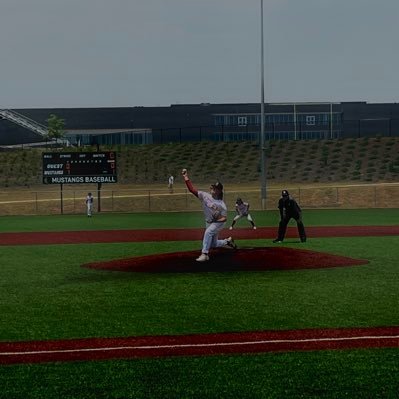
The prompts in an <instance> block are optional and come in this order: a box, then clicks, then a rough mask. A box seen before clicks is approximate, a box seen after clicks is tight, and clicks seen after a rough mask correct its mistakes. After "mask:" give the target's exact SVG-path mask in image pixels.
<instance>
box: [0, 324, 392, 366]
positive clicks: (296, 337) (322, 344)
mask: <svg viewBox="0 0 399 399" xmlns="http://www.w3.org/2000/svg"><path fill="white" fill-rule="evenodd" d="M364 347H367V348H398V347H399V327H398V326H396V327H374V328H342V329H307V330H283V331H256V332H235V333H221V334H194V335H174V336H144V337H126V338H92V339H90V338H86V339H72V340H60V341H32V342H0V364H19V363H44V362H57V361H62V362H66V361H77V360H84V361H88V360H105V359H128V358H146V357H147V358H148V357H165V356H205V355H220V354H235V353H240V354H242V353H265V352H289V351H313V350H339V349H340V350H342V349H356V348H364Z"/></svg>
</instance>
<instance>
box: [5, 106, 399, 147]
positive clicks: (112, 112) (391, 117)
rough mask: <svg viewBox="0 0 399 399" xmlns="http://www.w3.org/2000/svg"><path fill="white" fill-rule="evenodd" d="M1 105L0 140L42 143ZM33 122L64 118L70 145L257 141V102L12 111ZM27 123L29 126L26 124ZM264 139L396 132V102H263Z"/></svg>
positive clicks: (42, 123)
mask: <svg viewBox="0 0 399 399" xmlns="http://www.w3.org/2000/svg"><path fill="white" fill-rule="evenodd" d="M8 111H9V110H0V118H1V119H0V145H2V146H6V145H21V144H25V145H26V144H28V143H35V142H36V143H39V142H43V136H42V135H41V134H40V133H38V132H37V131H34V130H32V129H33V128H32V126H31V127H29V126H28V125H24V124H23V123H17V122H15V120H11V118H9V117H8V116H7V115H8V114H9V112H8ZM10 111H12V112H13V113H14V114H17V115H19V116H20V117H21V119H24V118H26V119H27V120H28V121H30V122H31V125H32V124H33V125H34V124H38V125H40V126H45V125H46V123H47V122H46V121H47V119H48V118H49V116H50V114H54V115H56V116H57V117H59V118H62V119H64V120H65V130H66V138H67V139H68V140H69V142H70V143H71V144H72V145H118V144H122V145H126V144H132V145H133V144H151V143H155V144H158V143H170V142H188V141H241V140H250V141H255V142H258V141H259V134H260V120H261V115H260V104H258V103H242V104H210V103H202V104H186V105H184V104H181V105H171V106H168V107H123V108H112V107H110V108H40V109H34V108H32V109H15V110H10ZM26 126H28V127H26ZM264 131H265V139H266V140H304V139H336V138H346V137H362V136H369V137H371V136H398V135H399V104H397V103H381V104H374V103H366V102H342V103H282V104H265V129H264Z"/></svg>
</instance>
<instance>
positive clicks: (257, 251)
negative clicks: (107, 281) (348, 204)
mask: <svg viewBox="0 0 399 399" xmlns="http://www.w3.org/2000/svg"><path fill="white" fill-rule="evenodd" d="M198 255H199V252H198V251H186V252H173V253H165V254H157V255H148V256H140V257H134V258H124V259H115V260H112V261H108V262H97V263H88V264H85V265H83V266H84V267H89V268H93V269H103V270H113V271H122V272H138V273H140V272H142V273H199V272H226V271H266V270H295V269H322V268H331V267H345V266H355V265H363V264H366V263H368V261H367V260H363V259H353V258H348V257H345V256H337V255H331V254H328V253H323V252H315V251H309V250H305V249H294V248H281V247H263V248H241V249H238V250H228V249H220V250H214V251H212V253H211V257H210V260H209V261H208V262H204V263H200V262H196V260H195V259H196V258H197V257H198Z"/></svg>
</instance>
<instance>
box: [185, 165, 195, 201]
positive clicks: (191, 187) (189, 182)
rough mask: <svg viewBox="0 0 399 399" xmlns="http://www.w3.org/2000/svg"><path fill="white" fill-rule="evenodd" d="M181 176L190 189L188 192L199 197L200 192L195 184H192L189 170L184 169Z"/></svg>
mask: <svg viewBox="0 0 399 399" xmlns="http://www.w3.org/2000/svg"><path fill="white" fill-rule="evenodd" d="M181 174H182V176H183V179H184V182H185V183H186V186H187V188H188V191H190V193H192V194H194V195H195V196H196V197H198V190H197V189H196V188H195V187H194V186H193V183H191V180H190V178H189V177H188V172H187V169H183V170H182V171H181Z"/></svg>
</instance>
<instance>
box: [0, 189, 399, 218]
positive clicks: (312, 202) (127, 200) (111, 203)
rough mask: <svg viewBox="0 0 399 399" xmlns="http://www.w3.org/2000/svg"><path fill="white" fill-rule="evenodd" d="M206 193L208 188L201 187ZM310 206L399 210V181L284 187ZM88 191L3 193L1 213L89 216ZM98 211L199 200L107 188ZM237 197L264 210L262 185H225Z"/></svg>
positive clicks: (193, 205) (166, 207) (172, 207)
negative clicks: (86, 214) (261, 195)
mask: <svg viewBox="0 0 399 399" xmlns="http://www.w3.org/2000/svg"><path fill="white" fill-rule="evenodd" d="M198 188H199V189H202V190H204V191H207V190H208V187H198ZM282 188H284V189H287V190H288V191H289V192H290V194H291V195H292V196H293V197H294V198H295V199H296V200H297V201H298V202H299V203H300V205H301V207H302V208H304V209H306V208H308V209H311V208H314V209H328V208H330V209H355V208H399V183H386V184H363V185H362V184H358V185H343V186H333V185H329V186H313V187H310V186H294V185H292V186H291V187H290V186H284V187H282ZM280 194H281V188H268V190H267V198H266V209H276V207H277V202H278V199H279V198H280ZM86 195H87V191H86V190H81V189H78V190H76V189H70V188H68V189H65V188H64V189H63V190H62V191H61V190H59V191H57V190H51V191H50V190H48V191H16V192H7V193H0V215H52V214H71V215H73V214H84V213H85V212H86V204H85V199H86ZM93 195H94V198H95V204H94V209H95V211H96V212H126V213H134V212H179V211H198V209H199V208H198V200H197V199H196V198H195V197H194V196H193V195H192V194H191V193H190V192H188V191H187V189H185V188H184V187H180V188H176V189H174V190H173V192H170V191H169V190H168V189H159V188H151V187H148V188H142V189H120V188H118V189H113V190H108V189H104V190H101V191H93ZM237 197H241V198H243V200H244V201H248V202H250V204H251V209H253V210H261V209H262V200H261V197H260V187H259V188H258V187H255V186H252V187H240V186H232V187H231V188H230V189H229V188H228V187H226V190H225V198H224V199H225V202H226V204H227V206H228V208H229V209H230V210H232V209H234V204H235V201H236V198H237Z"/></svg>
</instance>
